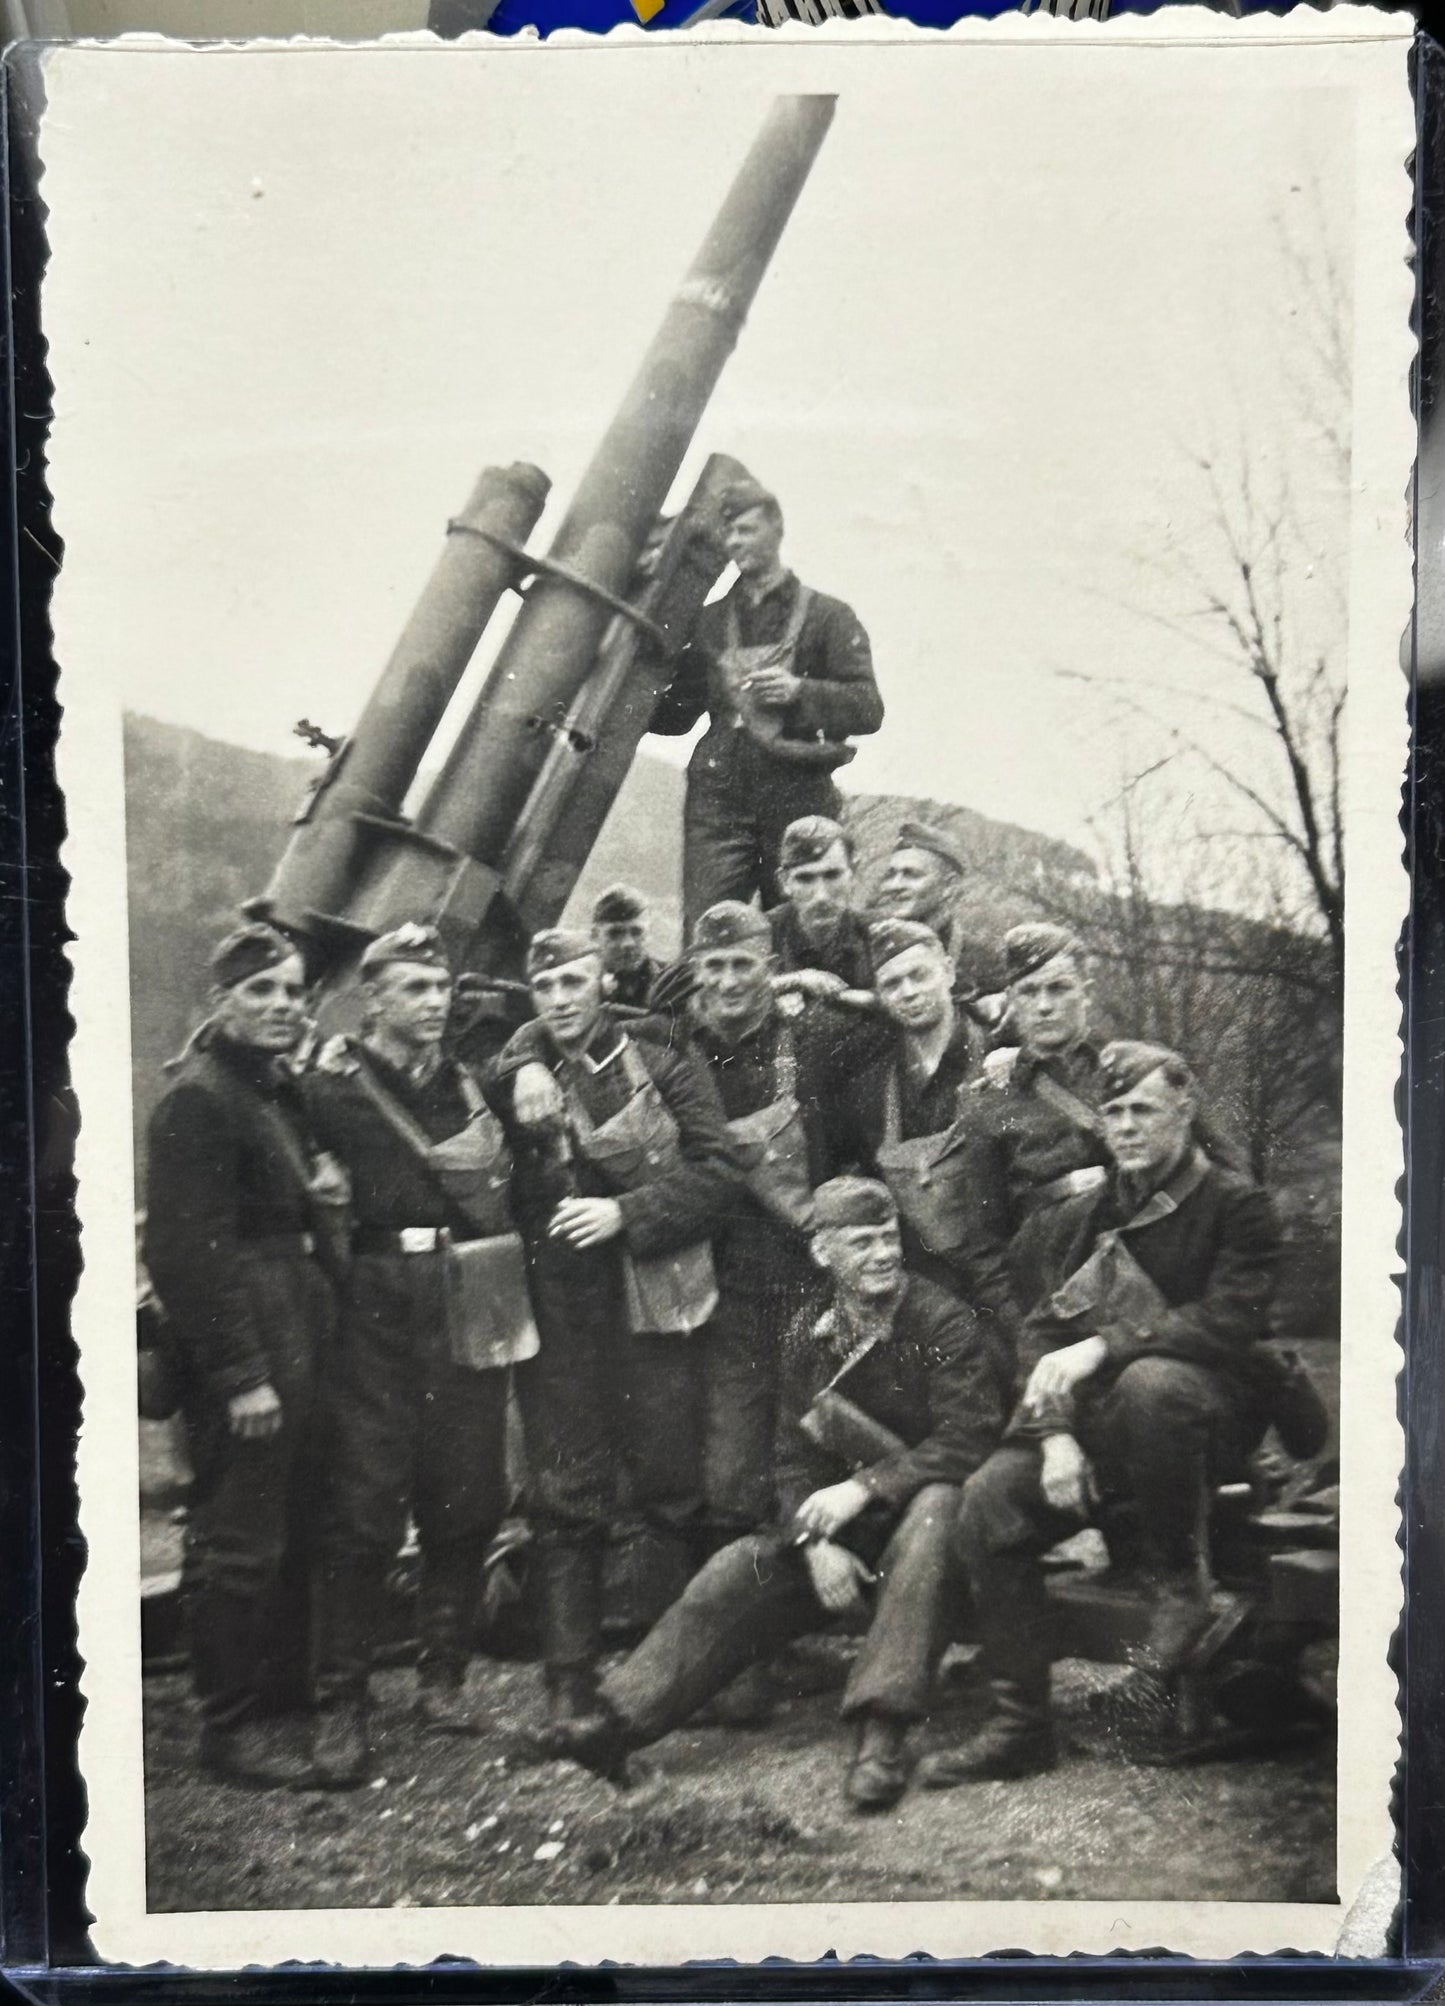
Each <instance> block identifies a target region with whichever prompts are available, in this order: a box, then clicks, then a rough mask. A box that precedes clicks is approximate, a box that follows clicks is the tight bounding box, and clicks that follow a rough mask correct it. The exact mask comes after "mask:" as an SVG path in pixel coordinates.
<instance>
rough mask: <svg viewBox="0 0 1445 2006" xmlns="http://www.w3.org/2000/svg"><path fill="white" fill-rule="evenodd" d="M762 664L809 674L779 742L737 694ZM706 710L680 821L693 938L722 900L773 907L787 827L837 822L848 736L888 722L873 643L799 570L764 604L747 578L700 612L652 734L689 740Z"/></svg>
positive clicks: (783, 719)
mask: <svg viewBox="0 0 1445 2006" xmlns="http://www.w3.org/2000/svg"><path fill="white" fill-rule="evenodd" d="M764 662H766V663H767V664H768V665H769V666H772V665H776V666H780V667H785V668H790V669H791V671H792V673H793V674H794V675H796V676H801V677H802V679H803V688H802V690H801V691H800V693H799V695H798V697H797V699H796V701H795V702H794V703H793V704H792V705H791V706H790V707H789V708H788V709H787V710H782V711H777V712H774V713H772V719H773V720H776V723H777V725H778V726H780V727H781V731H780V735H779V736H778V737H776V738H775V739H773V740H772V741H771V742H767V741H766V738H765V735H760V734H759V733H758V732H756V731H755V730H753V729H751V728H750V721H749V707H748V704H747V700H746V693H745V691H744V690H742V689H741V688H740V684H741V682H742V680H743V679H745V677H746V674H747V672H748V670H749V668H750V667H753V666H760V665H762V664H763V663H764ZM704 714H706V715H707V716H708V717H709V719H710V724H709V727H708V730H707V732H706V733H705V735H704V736H703V738H702V739H701V740H700V741H699V743H698V745H697V747H696V749H695V750H694V752H693V755H692V759H691V762H690V764H689V766H688V774H687V796H686V804H685V808H684V819H683V905H684V909H685V913H686V920H687V925H688V929H689V931H691V928H692V926H693V925H694V924H695V923H696V921H697V919H698V918H699V917H700V916H701V914H702V913H703V912H705V911H706V910H707V908H708V907H709V906H711V905H716V904H717V903H718V902H719V901H720V900H722V899H740V900H743V901H746V900H748V899H750V898H752V897H753V896H754V895H755V894H759V893H760V894H761V896H762V902H763V904H764V905H765V906H768V905H774V904H776V903H777V901H778V899H779V896H780V891H779V886H778V881H777V867H776V865H777V856H778V849H779V845H780V844H781V841H782V835H783V831H784V830H785V829H786V828H787V826H788V824H789V823H790V822H793V821H796V820H797V819H798V817H799V816H803V815H829V816H836V815H837V813H838V810H839V806H840V796H839V793H838V789H837V787H836V786H835V785H834V782H833V769H834V768H835V767H837V766H839V765H841V764H842V763H843V762H844V761H845V760H846V759H848V758H849V757H851V753H850V750H849V748H848V746H847V744H846V743H845V741H846V740H847V739H848V738H849V737H850V736H854V735H856V734H859V733H867V732H874V731H877V729H878V727H879V726H880V725H881V724H882V722H883V700H882V698H881V697H880V696H879V694H878V686H877V684H876V682H875V681H874V677H873V661H872V655H871V652H870V650H869V646H868V636H867V635H866V633H865V632H864V631H863V628H862V626H861V625H860V624H859V621H858V619H857V617H856V615H855V614H854V613H853V612H852V611H851V609H850V608H849V607H847V606H845V605H844V604H843V602H842V601H841V600H840V599H830V598H829V597H828V596H827V594H826V593H822V592H812V591H810V590H809V589H808V588H807V587H805V586H803V585H801V584H800V583H799V581H798V580H797V579H796V578H795V577H794V576H793V575H792V573H791V572H786V573H784V575H783V576H782V577H781V578H780V579H779V580H778V581H777V583H776V584H775V585H774V586H773V587H772V588H771V590H769V591H768V592H766V593H765V594H764V595H763V597H762V598H761V599H760V600H758V601H757V602H756V603H754V602H753V600H752V598H751V597H750V595H749V593H748V592H747V590H746V588H745V587H744V585H743V583H742V582H741V581H739V582H738V583H737V584H735V585H734V586H733V588H732V590H731V591H730V592H729V593H727V594H726V595H725V596H724V597H723V598H722V599H720V600H716V601H715V602H714V603H713V604H712V605H710V606H705V607H704V608H703V610H702V613H701V615H700V616H699V618H698V623H697V627H696V629H695V631H694V633H693V635H692V637H691V639H690V641H689V643H688V645H687V647H686V648H685V649H684V650H683V651H682V654H681V656H680V657H679V659H678V663H677V668H676V671H675V673H674V675H673V679H672V681H671V683H670V684H669V686H668V688H667V689H666V690H665V691H664V692H663V693H662V695H661V696H660V697H659V699H658V701H657V705H656V707H655V709H654V711H653V714H652V720H651V725H650V729H651V730H653V731H655V732H660V733H662V734H663V735H665V736H681V735H682V734H684V733H686V732H689V731H691V730H692V728H693V726H694V725H695V724H696V723H697V721H698V719H699V718H700V717H702V716H703V715H704ZM765 730H766V726H765Z"/></svg>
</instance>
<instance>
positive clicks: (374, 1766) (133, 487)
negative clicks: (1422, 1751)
mask: <svg viewBox="0 0 1445 2006" xmlns="http://www.w3.org/2000/svg"><path fill="white" fill-rule="evenodd" d="M1307 28H1308V32H1305V31H1304V30H1303V29H1301V28H1300V27H1299V25H1298V23H1297V21H1296V20H1295V19H1294V17H1291V18H1290V19H1287V20H1283V21H1280V20H1273V19H1271V20H1270V21H1269V22H1267V23H1265V24H1263V25H1262V26H1261V25H1255V26H1254V27H1249V26H1246V25H1245V24H1242V23H1228V24H1223V25H1221V24H1220V23H1219V21H1218V20H1217V19H1213V18H1211V17H1208V16H1206V15H1203V14H1201V13H1198V12H1195V11H1193V10H1183V11H1182V12H1180V13H1179V16H1178V19H1177V21H1170V22H1163V21H1161V19H1160V18H1159V17H1153V18H1151V19H1150V20H1148V21H1134V22H1131V23H1127V24H1125V25H1124V26H1123V27H1122V28H1121V27H1116V26H1113V25H1111V26H1110V27H1108V28H1104V27H1103V26H1101V25H1100V24H1093V23H1082V24H1080V23H1072V22H1054V21H1051V20H1042V19H1040V20H1032V19H1031V20H1029V21H1027V22H1015V23H1013V24H1012V25H1006V24H995V25H990V26H987V27H984V26H975V27H973V28H970V29H962V30H959V31H956V32H953V33H950V34H948V35H934V34H928V33H924V32H921V31H913V30H906V29H903V28H901V27H896V26H895V27H890V26H889V25H888V24H884V23H880V22H878V21H874V20H871V19H870V20H867V21H859V22H854V23H844V24H841V26H838V27H835V28H833V29H828V30H809V29H806V28H801V27H799V28H794V29H791V30H786V29H785V30H781V31H779V32H778V33H776V34H772V35H769V34H764V33H763V32H762V31H752V30H748V29H743V28H734V27H727V28H715V29H712V30H708V31H706V32H704V33H702V34H700V35H698V36H689V37H686V38H681V37H672V38H669V37H651V38H644V37H642V36H641V35H640V34H631V33H628V32H625V31H619V33H618V34H616V35H614V36H611V37H607V38H604V39H601V40H592V39H589V38H587V37H585V36H581V35H568V36H563V37H560V38H557V40H556V41H555V43H554V44H551V45H545V46H544V45H539V44H530V45H529V44H526V43H516V44H502V43H498V42H494V41H490V40H488V38H485V37H478V38H474V39H473V40H471V41H468V42H465V43H462V44H458V45H455V46H444V45H441V44H439V43H437V42H436V41H434V40H433V39H432V38H429V37H414V38H410V39H402V40H398V41H394V42H386V43H377V44H374V45H365V46H360V47H351V48H342V47H340V46H336V45H330V46H328V45H324V44H307V43H297V44H293V45H287V46H281V45H276V44H259V43H258V44H238V45H234V46H230V47H226V46H222V45H216V46H212V47H209V48H190V49H188V48H185V47H182V46H179V45H174V44H165V43H162V42H160V41H158V40H147V39H144V38H141V39H139V40H135V41H127V42H124V43H121V44H118V45H110V46H108V47H103V46H100V45H96V46H92V47H90V48H86V47H84V46H81V47H75V48H68V49H62V50H57V51H55V52H53V53H52V55H51V57H50V59H49V62H48V65H47V69H46V95H47V108H46V112H45V117H44V121H43V124H42V127H41V137H40V145H41V152H42V156H43V160H44V167H45V179H44V184H43V186H44V195H45V200H46V203H47V205H48V208H49V211H50V223H49V238H50V247H51V255H50V266H49V270H48V274H47V279H46V292H45V318H46V329H47V338H48V340H49V343H50V358H51V363H50V366H51V370H52V374H53V377H54V381H55V408H56V419H55V425H54V432H53V438H52V447H51V472H50V481H51V488H52V491H53V494H54V497H55V520H56V526H57V529H58V531H59V533H60V535H61V536H62V537H63V539H64V543H65V559H64V566H63V571H62V574H61V576H60V579H59V581H58V583H57V588H56V595H55V631H56V656H57V660H58V661H59V663H60V674H61V685H60V687H61V699H62V703H63V706H64V723H63V729H62V737H61V744H60V753H59V759H60V775H61V780H62V784H63V785H64V787H65V790H66V796H67V803H68V808H69V816H70V838H69V843H68V846H67V851H66V856H65V862H66V866H67V869H68V870H69V872H70V874H71V881H72V887H73V889H72V895H71V901H70V916H71V925H72V927H73V928H74V932H75V936H76V940H75V946H74V949H73V963H74V970H75V982H74V995H73V1007H74V1013H75V1021H76V1037H75V1046H74V1067H75V1083H76V1090H77V1095H78V1099H79V1104H80V1109H81V1121H82V1127H81V1136H80V1145H79V1151H78V1166H77V1174H78V1180H79V1195H78V1201H77V1202H78V1210H79V1213H80V1218H81V1222H82V1232H83V1251H84V1257H85V1272H84V1276H83V1279H82V1283H81V1288H80V1293H79V1296H78V1298H77V1304H76V1312H75V1318H76V1331H77V1337H78V1341H79V1344H80V1359H81V1368H80V1369H81V1373H82V1377H83V1379H84V1382H85V1393H86V1408H85V1420H84V1430H83V1436H82V1441H81V1447H80V1491H81V1524H82V1530H83V1532H84V1534H85V1537H86V1540H87V1542H88V1569H87V1575H86V1580H85V1584H84V1586H83V1589H82V1594H81V1604H80V1623H81V1632H80V1636H81V1650H82V1653H83V1655H84V1658H85V1661H86V1673H85V1687H86V1693H87V1699H88V1707H89V1711H88V1719H87V1724H86V1727H85V1731H84V1736H83V1741H82V1748H81V1766H82V1770H83V1772H84V1774H85V1777H86V1781H87V1785H88V1789H89V1794H90V1806H91V1810H90V1817H91V1824H90V1828H89V1831H88V1834H87V1840H86V1846H87V1851H88V1853H89V1855H90V1858H91V1861H92V1877H91V1894H90V1899H91V1904H92V1907H93V1908H94V1909H95V1912H96V1916H97V1926H96V1940H97V1943H98V1945H99V1947H100V1949H101V1951H102V1954H104V1955H106V1956H110V1957H123V1958H127V1959H132V1960H135V1961H143V1960H145V1959H146V1958H155V1957H163V1958H165V1959H167V1960H170V1961H173V1962H176V1963H195V1964H206V1963H212V1964H239V1963H243V1962H248V1961H257V1962H269V1961H272V1960H275V1959H280V1958H284V1957H325V1958H335V1959H341V1960H345V1961H351V1962H358V1963H390V1962H392V1961H395V1960H401V1959H406V1960H408V1961H410V1960H420V1959H424V1958H427V1957H432V1956H436V1955H439V1954H443V1953H454V1954H457V1955H463V1956H472V1957H477V1958H480V1959H482V1960H483V1961H496V1962H504V1961H508V1960H513V1961H515V1960H517V1959H519V1958H522V1957H525V1958H526V1959H527V1960H528V1961H536V1960H538V1959H546V1958H562V1957H573V1958H577V1959H580V1960H581V1961H583V1962H589V1961H596V1960H598V1959H600V1958H603V1957H617V1958H623V1959H627V1958H651V1959H653V1960H663V1959H668V1958H676V1957H685V1956H736V1957H761V1956H766V1955H769V1954H773V1953H777V1954H784V1955H791V1956H805V1957H816V1956H819V1955H822V1954H825V1953H827V1952H829V1951H836V1952H837V1953H838V1954H839V1955H851V1954H857V1953H859V1952H872V1953H876V1954H880V1955H902V1954H907V1953H910V1952H915V1951H928V1952H931V1953H933V1954H936V1955H960V1954H965V1953H970V1952H976V1951H986V1950H996V1949H1001V1948H1004V1947H1006V1946H1015V1945H1021V1946H1023V1947H1024V1948H1027V1949H1036V1950H1052V1951H1071V1950H1120V1949H1145V1948H1150V1947H1157V1946H1160V1945H1163V1946H1165V1947H1167V1948H1170V1949H1175V1950H1180V1951H1187V1952H1191V1953H1195V1954H1224V1955H1230V1954H1235V1953H1237V1952H1240V1951H1244V1950H1255V1951H1271V1950H1277V1949H1280V1948H1283V1947H1285V1946H1291V1947H1294V1948H1296V1949H1300V1950H1312V1949H1314V1950H1327V1949H1330V1948H1331V1947H1333V1945H1334V1944H1335V1942H1336V1940H1337V1938H1338V1936H1339V1933H1340V1928H1341V1923H1342V1919H1343V1917H1344V1916H1345V1915H1346V1914H1347V1913H1348V1911H1349V1909H1350V1905H1351V1903H1352V1902H1353V1901H1354V1899H1355V1897H1356V1896H1357V1894H1358V1893H1359V1890H1360V1888H1361V1886H1362V1884H1363V1883H1364V1882H1365V1880H1366V1878H1367V1877H1368V1875H1369V1874H1370V1872H1371V1870H1372V1869H1374V1868H1375V1867H1376V1865H1377V1863H1378V1862H1380V1861H1382V1860H1386V1861H1387V1860H1388V1856H1389V1851H1390V1845H1391V1827H1390V1815H1389V1784H1390V1774H1391V1767H1392V1764H1393V1761H1394V1756H1395V1749H1396V1740H1397V1735H1398V1725H1399V1723H1398V1716H1397V1713H1396V1710H1395V1700H1396V1693H1395V1686H1394V1681H1393V1679H1392V1677H1391V1675H1390V1672H1389V1668H1388V1664H1387V1661H1386V1652H1387V1649H1388V1644H1389V1638H1390V1634H1391V1631H1392V1629H1393V1627H1394V1624H1395V1622H1396V1620H1397V1613H1398V1607H1399V1553H1398V1549H1397V1546H1396V1530H1397V1519H1396V1507H1395V1502H1394V1499H1395V1487H1396V1481H1397V1475H1398V1467H1399V1460H1400V1443H1399V1434H1398V1428H1397V1423H1396V1410H1395V1392H1394V1381H1395V1375H1396V1372H1397V1370H1398V1363H1399V1357H1398V1352H1397V1350H1396V1340H1395V1321H1396V1317H1397V1314H1398V1296H1397V1293H1396V1290H1395V1287H1394V1283H1393V1281H1392V1275H1393V1272H1394V1269H1395V1267H1396V1266H1397V1265H1398V1263H1397V1259H1396V1255H1395V1251H1394V1239H1395V1234H1396V1232H1397V1230H1398V1211H1397V1204H1396V1199H1395V1196H1394V1190H1393V1186H1394V1182H1395V1178H1396V1177H1397V1175H1398V1174H1399V1168H1400V1155H1401V1152H1400V1137H1399V1131H1398V1128H1397V1126H1396V1124H1395V1116H1394V1112H1393V1108H1392V1104H1391V1095H1392V1091H1393V1087H1394V1081H1395V1077H1396V1074H1397V1070H1398V1063H1399V1047H1398V1039H1397V1034H1398V1003H1397V1001H1396V998H1395V993H1394V964H1393V953H1394V943H1395V938H1396V935H1397V933H1398V930H1399V926H1400V923H1401V919H1402V916H1403V912H1404V907H1405V880H1404V874H1403V869H1402V866H1401V863H1400V834H1399V827H1398V822H1397V817H1398V812H1399V799H1400V794H1399V790H1400V784H1401V777H1402V773H1403V761H1404V748H1405V694H1406V686H1405V682H1404V679H1403V677H1402V675H1401V673H1400V667H1399V661H1400V655H1399V648H1400V635H1401V632H1402V630H1403V628H1404V626H1405V623H1406V621H1407V618H1408V610H1409V593H1410V552H1409V546H1408V542H1407V532H1408V522H1407V515H1406V482H1407V478H1408V473H1409V467H1410V456H1411V443H1410V440H1411V434H1410V422H1409V401H1408V392H1407V372H1408V368H1409V363H1410V357H1411V352H1412V350H1411V338H1410V332H1409V323H1408V312H1409V300H1410V281H1409V272H1408V264H1407V260H1408V255H1409V242H1408V236H1407V232H1406V207H1407V202H1408V194H1409V183H1408V178H1407V173H1406V165H1405V162H1406V155H1407V152H1408V149H1409V145H1410V141H1411V131H1412V127H1411V108H1410V96H1409V90H1408V85H1407V79H1406V49H1407V46H1408V44H1407V39H1406V37H1405V36H1404V34H1403V33H1402V32H1401V31H1400V29H1399V28H1398V26H1397V24H1395V23H1393V22H1391V21H1390V20H1389V19H1388V18H1387V17H1383V16H1380V15H1376V14H1372V13H1370V12H1369V11H1368V10H1358V11H1357V12H1352V13H1348V14H1337V15H1334V16H1331V17H1329V23H1328V26H1326V25H1325V24H1323V23H1322V22H1321V21H1320V19H1319V17H1315V16H1311V17H1310V20H1309V22H1308V24H1307Z"/></svg>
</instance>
